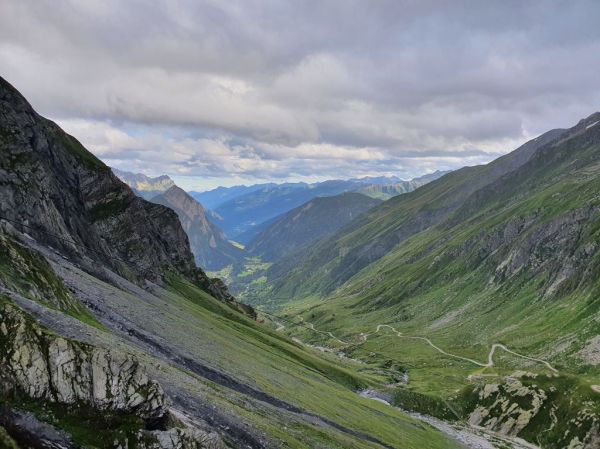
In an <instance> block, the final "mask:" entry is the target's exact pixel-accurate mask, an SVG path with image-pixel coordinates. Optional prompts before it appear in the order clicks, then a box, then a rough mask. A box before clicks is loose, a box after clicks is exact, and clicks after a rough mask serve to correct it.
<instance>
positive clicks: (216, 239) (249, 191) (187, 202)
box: [112, 168, 444, 271]
mask: <svg viewBox="0 0 600 449" xmlns="http://www.w3.org/2000/svg"><path fill="white" fill-rule="evenodd" d="M112 170H113V172H114V173H115V174H116V175H117V176H118V177H119V179H121V180H122V181H123V182H125V183H126V184H127V185H129V187H131V189H132V190H133V191H134V192H135V193H136V194H137V195H138V196H140V197H142V198H144V199H146V200H149V201H152V202H155V203H158V204H162V205H165V206H167V207H170V208H171V209H173V210H174V211H175V212H176V213H177V214H178V216H179V218H180V220H181V222H182V224H183V225H184V229H185V230H186V233H187V234H188V238H189V240H190V244H191V249H192V252H193V253H194V256H195V258H196V263H198V264H199V265H200V266H202V267H204V268H205V269H208V270H211V271H218V270H220V269H222V268H224V267H226V266H228V265H232V264H236V263H239V262H242V261H243V259H244V257H246V256H252V255H256V254H265V255H266V254H267V253H268V254H269V259H271V258H274V257H275V256H276V255H277V252H278V251H279V250H283V247H280V246H278V245H274V247H273V249H272V250H267V246H271V244H272V243H273V242H274V240H275V239H277V238H282V237H283V236H284V235H285V239H286V240H287V241H288V250H286V251H285V253H287V252H288V251H289V250H291V249H292V248H293V249H296V247H297V246H300V245H301V244H305V243H307V242H309V241H311V240H313V238H308V237H309V236H311V235H312V236H314V238H320V237H323V236H324V235H327V234H328V233H330V232H333V231H334V230H335V229H337V227H339V226H341V225H342V224H345V223H346V222H347V221H349V219H350V218H353V217H355V216H356V215H358V211H364V210H366V208H365V207H366V205H367V204H368V205H369V207H370V206H372V205H374V204H375V202H373V201H368V198H367V197H371V198H376V199H379V200H383V199H388V198H391V197H392V196H395V195H400V194H402V193H406V192H410V191H412V190H414V189H416V188H418V187H420V186H421V185H424V184H426V183H427V182H429V181H431V180H433V179H437V178H439V177H440V176H443V174H444V172H440V171H437V172H435V173H431V174H429V175H425V176H422V177H420V178H415V179H413V180H411V181H402V180H400V179H399V178H397V177H395V176H383V177H366V178H360V179H350V180H331V181H324V182H319V183H314V184H307V183H283V184H275V183H268V184H256V185H251V186H235V187H218V188H216V189H213V190H210V191H208V192H202V193H198V192H190V193H189V194H188V193H186V192H185V191H183V190H182V189H181V188H179V187H177V186H176V185H175V183H174V182H173V180H172V179H171V178H169V177H168V176H167V175H162V176H157V177H149V176H146V175H144V174H141V173H130V172H126V171H122V170H118V169H116V168H113V169H112ZM347 192H357V193H361V194H363V195H350V196H344V197H343V198H339V199H337V200H334V201H331V202H330V205H331V206H333V209H332V210H335V211H336V213H337V214H338V215H339V217H338V218H337V219H334V217H335V215H332V214H331V210H327V208H326V207H319V208H316V209H314V210H313V211H311V213H310V214H309V215H308V216H306V217H305V214H300V215H299V217H300V219H299V220H298V219H297V220H296V222H297V225H296V226H294V227H291V228H290V227H289V226H288V227H287V228H288V231H286V232H285V233H280V232H279V231H276V230H275V229H276V228H273V227H271V226H273V225H274V224H275V223H277V222H280V225H281V224H283V223H285V220H286V217H285V215H286V214H287V213H289V212H290V210H292V209H295V208H302V207H309V208H310V207H312V205H313V203H311V201H312V200H313V199H315V198H324V197H336V196H338V195H340V194H342V193H347ZM204 203H207V204H210V205H212V206H213V207H214V210H209V209H206V208H205V205H204ZM352 203H356V204H352ZM318 204H323V206H324V205H325V204H327V202H319V203H318ZM207 207H208V206H207ZM344 208H347V210H344ZM306 210H308V209H306ZM319 214H323V216H322V217H321V218H319V217H318V215H319ZM305 218H306V220H307V221H306V223H304V221H303V220H304V219H305ZM282 220H283V221H282ZM329 221H331V223H328V222H329ZM316 223H321V224H322V226H321V229H318V227H317V226H315V224H316ZM267 230H268V231H267ZM270 233H273V237H272V238H266V236H268V235H269V234H270ZM294 234H296V235H294ZM259 235H261V236H262V237H260V239H258V240H256V239H257V238H258V237H259ZM275 235H278V236H279V237H275ZM230 239H231V240H235V241H238V242H240V243H242V244H249V245H251V248H252V249H250V250H246V251H242V250H241V248H240V247H238V246H235V245H234V244H232V243H231V242H230V241H229V240H230ZM259 241H262V243H259ZM282 255H283V253H281V254H279V255H277V258H280V257H281V256H282Z"/></svg>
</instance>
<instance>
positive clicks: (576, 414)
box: [467, 371, 600, 449]
mask: <svg viewBox="0 0 600 449" xmlns="http://www.w3.org/2000/svg"><path fill="white" fill-rule="evenodd" d="M561 381H562V382H561ZM559 382H560V383H562V384H563V386H562V387H563V388H565V387H566V388H565V391H560V390H558V389H557V387H556V384H557V383H559ZM569 382H570V381H569V380H566V379H562V380H561V379H557V378H556V377H545V376H539V375H536V374H533V373H528V372H525V371H518V372H515V373H513V374H512V375H510V376H508V377H505V378H504V379H502V381H500V382H498V383H487V384H479V385H478V386H476V387H475V389H474V391H473V393H474V402H473V406H472V408H471V409H470V410H468V416H467V420H468V422H469V424H471V425H474V426H481V427H484V428H486V429H489V430H492V431H494V432H497V433H499V434H502V435H509V436H513V437H514V436H518V437H521V438H525V439H526V440H529V441H532V442H535V443H537V444H539V445H540V446H541V447H547V448H553V449H554V448H556V449H558V448H567V447H568V448H572V449H575V448H576V449H595V448H597V447H598V442H599V441H600V416H598V414H597V412H596V411H595V410H594V407H593V405H592V404H593V403H592V402H589V401H587V402H586V400H585V396H582V395H581V391H580V390H579V391H578V389H579V386H578V385H577V384H575V383H573V384H572V386H569ZM571 387H572V388H573V389H572V390H569V388H571Z"/></svg>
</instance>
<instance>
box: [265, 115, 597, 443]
mask: <svg viewBox="0 0 600 449" xmlns="http://www.w3.org/2000/svg"><path fill="white" fill-rule="evenodd" d="M599 117H600V114H596V115H595V116H591V117H590V118H588V119H587V120H586V121H583V122H581V123H580V124H579V125H578V126H576V127H574V128H572V129H571V130H569V131H567V132H566V133H565V134H563V135H562V136H561V138H559V139H558V140H556V141H554V142H552V143H549V144H546V145H543V146H541V147H539V148H538V149H537V151H536V152H535V153H534V154H533V155H532V157H531V159H530V160H529V161H528V162H526V163H525V164H523V165H522V166H520V167H517V168H516V169H513V170H511V171H509V172H508V173H505V174H503V175H502V176H500V177H498V178H497V179H496V180H494V181H492V182H489V183H487V184H486V185H483V186H481V187H480V188H479V189H477V190H476V191H474V192H472V193H471V194H470V195H468V196H467V197H466V198H464V199H461V201H460V205H459V207H456V208H455V209H454V210H453V211H452V212H451V213H448V214H446V215H445V217H444V218H443V219H440V220H438V221H437V222H436V223H435V224H434V225H431V226H429V227H427V228H426V229H423V230H421V231H420V232H413V233H412V234H411V235H406V236H405V238H403V239H402V242H401V244H397V245H395V246H393V247H392V248H390V249H389V250H388V251H386V252H385V254H383V255H381V256H380V257H379V258H377V260H375V261H373V262H372V263H370V264H368V265H367V266H366V267H363V268H362V269H361V270H359V271H357V272H356V273H354V274H353V275H352V276H351V277H350V278H349V279H348V280H347V281H346V282H345V283H343V284H342V285H341V286H339V287H338V288H337V289H335V290H333V291H332V290H331V289H332V286H333V285H335V282H333V281H332V279H335V278H334V275H332V273H335V272H336V270H338V269H339V267H340V261H342V260H343V257H337V258H335V259H333V260H329V261H325V264H324V265H323V266H320V267H315V268H314V270H313V271H311V272H310V273H309V274H308V276H307V272H306V271H303V269H302V268H301V269H299V270H298V271H296V272H295V273H293V274H292V275H291V276H290V277H288V278H286V279H285V280H286V281H289V282H290V283H291V286H289V287H288V288H289V289H290V290H289V291H288V294H290V295H292V294H297V295H300V297H302V296H304V298H305V299H304V300H302V301H298V302H290V303H287V304H286V305H285V306H284V307H283V311H281V312H280V313H284V314H286V316H287V317H289V318H293V317H296V318H295V319H296V320H297V319H298V318H297V316H298V315H300V316H302V317H303V318H304V320H305V321H310V322H311V323H313V324H314V326H315V327H316V328H317V329H319V330H323V331H331V332H333V333H334V334H335V335H336V336H338V337H339V338H341V339H342V340H344V341H346V342H348V343H350V344H348V345H346V346H344V350H345V352H346V353H347V354H348V355H350V356H352V357H356V358H359V359H363V360H371V361H373V362H375V361H376V360H379V361H383V360H392V361H395V362H396V363H399V364H401V365H402V366H403V367H404V368H405V369H406V371H407V373H408V377H409V379H410V381H409V383H408V386H407V387H405V388H402V389H400V390H398V392H397V396H396V398H397V401H398V402H399V403H400V404H402V405H403V406H406V407H414V408H417V409H420V410H422V411H426V412H430V413H434V414H435V413H441V414H442V415H444V414H445V413H446V412H447V409H445V405H447V404H450V406H451V408H454V409H457V410H460V409H461V407H463V405H464V398H465V397H471V396H469V394H470V393H468V392H469V391H471V392H472V391H474V390H477V388H479V387H478V386H479V385H482V384H483V383H486V382H502V380H501V379H502V376H506V375H509V374H510V373H512V372H513V371H515V370H527V371H531V372H533V373H537V374H538V375H541V376H546V375H549V376H550V377H548V378H547V379H546V378H544V379H546V380H544V382H543V383H544V384H545V385H546V386H547V388H548V389H549V391H556V392H557V393H556V395H558V396H556V397H554V396H552V395H551V397H552V401H554V402H552V401H551V402H550V403H554V405H555V406H556V409H549V410H545V411H543V413H541V414H540V415H539V418H537V421H536V422H532V423H531V424H530V425H529V427H527V428H525V429H524V430H522V431H521V433H520V435H521V436H524V437H527V438H529V439H530V441H533V442H536V440H535V438H534V437H533V435H535V434H536V432H541V431H542V430H543V429H547V428H548V427H549V426H550V423H551V421H552V413H562V414H563V415H562V418H561V419H562V420H564V425H562V424H561V425H560V426H559V425H558V424H556V426H558V427H556V429H554V430H553V431H552V432H550V431H548V432H545V433H544V434H543V436H541V437H540V438H542V439H541V442H543V443H544V445H547V446H548V447H562V446H561V444H563V443H564V441H562V440H561V441H562V443H561V442H560V441H559V440H558V439H557V435H558V433H560V432H563V433H564V432H566V430H569V432H571V435H573V428H570V429H568V427H569V425H571V424H567V423H569V422H570V420H575V417H576V416H577V414H579V413H584V414H585V413H588V414H590V416H596V418H594V419H598V418H597V413H598V410H600V408H599V407H600V394H598V393H596V392H594V391H593V390H592V388H591V387H592V385H597V384H600V366H599V365H598V362H596V361H594V360H593V359H591V358H590V357H587V356H586V354H587V353H589V352H590V350H591V351H592V352H593V351H594V347H593V345H591V343H592V341H593V340H592V339H593V338H594V337H595V336H596V335H598V333H600V327H599V325H598V323H599V322H600V313H599V312H600V310H599V309H600V301H599V299H598V298H599V293H600V283H599V279H600V277H599V276H598V275H599V274H600V245H599V244H598V242H600V195H599V193H598V192H600V126H598V125H597V124H594V123H596V122H597V120H598V118H599ZM489 170H490V169H489V166H488V167H475V168H472V169H469V170H464V171H463V173H462V174H461V175H459V174H457V173H458V172H457V173H453V174H451V175H448V176H446V177H444V178H442V179H440V180H439V181H437V182H434V183H431V184H429V185H427V186H425V187H424V188H423V189H422V191H416V192H414V193H412V194H407V195H404V196H402V197H399V198H397V199H394V200H391V201H388V202H386V203H384V204H383V205H382V206H380V207H379V208H377V210H376V211H374V212H373V213H372V214H371V218H372V220H371V222H370V223H363V222H362V221H361V222H360V223H356V222H355V223H353V224H352V226H351V227H349V228H347V229H346V230H345V232H343V233H341V234H338V236H336V238H335V239H332V240H331V241H330V242H329V243H328V244H329V245H334V247H337V246H336V245H341V246H343V245H344V244H347V245H350V242H352V241H353V239H354V240H361V241H362V240H369V239H371V240H374V241H377V240H378V239H382V238H385V237H384V236H385V235H386V233H387V235H389V234H390V233H391V232H392V231H390V230H393V232H399V231H398V230H399V229H400V230H402V229H403V228H402V225H403V224H404V223H406V222H407V220H410V217H411V216H414V215H415V214H423V211H424V210H431V211H436V210H439V208H440V207H441V205H442V204H443V203H445V204H449V203H448V199H449V197H448V192H452V191H455V192H456V191H457V189H458V190H460V189H461V188H462V187H461V186H464V185H465V184H464V183H465V182H466V181H465V179H466V178H465V177H469V179H470V180H473V179H475V178H477V179H479V178H480V177H481V176H483V175H482V173H484V172H487V173H488V175H489ZM455 176H456V177H455ZM469 182H470V181H469ZM461 183H462V184H461ZM459 196H460V195H459ZM409 197H410V198H409ZM452 198H456V196H452ZM457 202H458V201H457ZM455 203H456V202H455ZM356 245H357V244H356V243H354V247H356ZM303 276H304V279H305V282H306V283H307V285H306V286H305V287H302V288H299V287H297V286H298V285H301V283H302V282H301V279H302V278H303ZM339 279H341V278H339ZM281 282H282V284H281V285H276V286H275V290H274V291H275V292H276V293H277V292H279V291H285V288H286V286H285V284H283V282H284V281H281ZM315 285H316V287H315ZM324 294H325V295H326V297H325V298H323V295H324ZM283 297H284V298H285V297H286V295H283ZM267 299H271V300H272V299H273V297H270V298H269V297H268V296H267ZM270 304H273V303H270ZM378 324H389V325H392V326H394V328H395V329H397V330H398V331H400V332H401V333H402V336H400V337H398V336H397V335H395V334H394V333H393V332H391V331H390V330H389V329H387V328H385V329H383V330H382V331H380V332H379V333H376V334H373V335H371V336H369V337H368V339H367V340H366V341H363V340H362V339H361V338H360V334H361V333H373V332H374V331H375V329H376V326H377V325H378ZM292 333H293V334H294V335H296V336H298V337H300V338H303V339H309V341H313V342H315V343H317V342H319V344H324V343H325V344H332V345H335V346H338V347H339V346H340V345H339V342H335V341H332V340H331V339H329V341H327V340H328V339H327V338H326V337H325V338H324V337H323V334H317V333H315V332H313V331H311V330H309V329H306V328H303V327H298V328H296V329H294V330H292ZM411 337H426V338H428V339H430V341H431V342H433V343H434V344H435V345H436V346H438V347H439V348H441V349H443V350H444V351H446V352H447V353H448V354H450V355H447V354H442V353H440V352H439V351H437V350H436V349H435V348H433V347H432V346H431V345H429V344H428V343H427V342H426V341H425V340H422V339H415V338H411ZM496 343H498V344H504V345H506V346H508V347H509V348H510V350H512V351H515V352H517V353H519V354H523V355H526V356H529V357H534V358H541V359H547V360H549V361H550V362H551V363H552V365H553V366H554V367H555V368H556V369H557V370H558V372H559V377H557V378H555V377H554V376H555V373H553V372H552V371H551V370H549V369H548V368H547V367H546V366H545V365H544V364H541V363H537V362H534V361H531V360H526V359H523V358H519V357H517V356H515V355H513V354H510V353H507V352H505V351H503V350H498V351H497V352H496V353H495V355H494V366H489V367H485V366H480V365H482V364H483V365H485V364H486V362H487V360H488V354H489V351H490V348H491V345H492V344H496ZM342 346H343V345H342ZM586 348H587V349H586ZM455 356H458V357H455ZM459 357H463V358H470V359H473V360H475V361H476V362H479V365H478V364H476V363H472V362H470V361H467V360H464V359H461V358H459ZM469 376H470V377H469ZM540 382H541V380H538V382H537V383H538V384H539V383H540ZM551 387H552V388H551ZM409 393H410V394H409ZM415 394H416V396H415ZM546 394H549V393H547V392H546ZM552 394H554V393H552ZM564 397H570V398H572V400H571V402H570V403H568V404H567V402H565V400H564V399H563V398H564ZM424 398H428V399H424ZM428 401H429V402H428ZM440 401H441V402H440ZM444 401H445V402H444ZM561 401H562V402H561ZM467 402H468V401H467ZM432 404H433V405H432ZM436 404H437V405H436ZM440 404H441V405H440ZM469 404H470V406H474V405H473V403H469ZM467 408H468V407H467ZM443 410H446V412H443ZM594 413H596V415H594ZM459 414H460V413H459ZM445 417H447V416H445ZM590 419H591V418H590ZM561 422H563V421H561ZM573 422H574V421H573ZM573 425H574V424H573ZM567 445H568V444H567Z"/></svg>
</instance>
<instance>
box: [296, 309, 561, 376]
mask: <svg viewBox="0 0 600 449" xmlns="http://www.w3.org/2000/svg"><path fill="white" fill-rule="evenodd" d="M300 319H301V320H302V322H304V323H306V326H307V327H308V328H309V329H311V330H313V331H314V332H317V333H319V334H322V335H327V336H329V337H330V338H332V339H334V340H336V341H337V342H339V343H342V344H345V345H351V344H353V343H349V342H346V341H344V340H341V339H340V338H338V337H336V336H335V335H334V334H332V333H331V332H328V331H322V330H319V329H317V328H315V326H314V325H313V324H312V323H309V322H308V321H305V320H304V318H302V317H300ZM383 328H388V329H390V330H391V331H392V332H393V333H394V334H396V336H397V337H398V338H407V339H411V340H421V341H424V342H425V343H427V344H428V345H429V346H431V347H432V348H433V349H435V350H436V351H438V352H439V353H441V354H444V355H446V356H448V357H453V358H455V359H459V360H464V361H465V362H469V363H473V364H474V365H477V366H480V367H482V368H491V367H492V366H494V354H495V353H496V350H497V349H502V350H503V351H505V352H508V353H509V354H512V355H514V356H516V357H520V358H522V359H525V360H530V361H532V362H536V363H541V364H542V365H544V366H546V368H548V369H549V370H550V371H552V372H554V373H558V370H557V369H556V368H554V367H553V366H552V365H551V364H550V363H549V362H547V361H546V360H542V359H538V358H535V357H529V356H526V355H523V354H519V353H518V352H515V351H512V350H510V349H508V348H507V347H506V346H505V345H503V344H501V343H494V344H493V345H492V347H491V349H490V352H489V354H488V357H487V363H484V362H479V361H477V360H473V359H470V358H468V357H462V356H460V355H456V354H451V353H449V352H446V351H444V350H443V349H442V348H440V347H439V346H436V345H435V344H434V343H433V342H432V341H431V340H430V339H429V338H426V337H415V336H410V335H403V334H402V332H400V331H398V330H396V329H395V328H394V327H393V326H390V325H389V324H378V325H377V328H376V329H375V332H371V333H361V334H359V338H360V340H361V343H365V342H366V341H367V340H368V338H369V337H370V336H371V335H375V334H377V333H378V332H379V331H380V330H381V329H383Z"/></svg>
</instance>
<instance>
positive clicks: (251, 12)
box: [0, 0, 600, 189]
mask: <svg viewBox="0 0 600 449" xmlns="http://www.w3.org/2000/svg"><path fill="white" fill-rule="evenodd" d="M0 69H1V70H0V75H1V76H3V77H5V78H6V79H7V80H8V81H10V82H11V83H12V84H14V85H15V86H16V87H17V88H18V89H19V90H21V92H22V93H23V94H24V95H25V96H26V97H27V98H28V99H29V100H30V101H31V103H32V104H33V105H34V107H35V108H36V109H37V110H38V111H39V112H40V113H42V114H44V115H46V116H48V117H50V118H52V119H54V120H56V121H57V122H58V123H59V124H60V125H61V126H63V128H65V129H66V130H67V131H68V132H70V133H71V134H73V135H75V136H76V137H77V138H79V139H80V140H81V141H82V142H83V143H84V144H85V145H86V146H87V147H88V148H89V149H90V150H92V151H93V152H94V153H95V154H96V155H97V156H99V157H100V158H101V159H103V160H104V161H105V162H106V163H108V164H109V165H111V166H115V167H118V168H121V169H125V170H131V171H139V172H144V173H146V174H150V175H158V174H163V173H166V174H169V175H171V176H173V177H174V178H175V179H176V180H177V182H178V183H179V184H181V185H182V186H183V187H185V188H188V189H205V188H209V187H212V186H216V185H231V184H237V183H241V182H245V183H248V182H258V181H264V180H274V181H284V180H321V179H326V178H347V177H356V176H363V175H376V174H394V175H397V176H400V177H403V178H410V177H413V176H418V175H421V174H424V173H427V172H431V171H433V170H435V169H449V168H456V167H460V166H463V165H473V164H478V163H483V162H487V161H489V160H491V159H493V158H495V157H497V156H498V155H500V154H503V153H506V152H508V151H510V150H512V149H514V148H515V147H516V146H518V145H519V144H521V143H523V142H524V141H526V140H527V139H529V138H531V137H534V136H535V135H537V134H539V133H542V132H544V131H546V130H548V129H551V128H555V127H566V126H571V125H573V124H574V123H575V122H577V121H578V120H579V119H580V118H583V117H585V116H587V115H589V114H591V113H592V112H594V111H596V110H599V109H600V2H598V1H595V0H590V1H551V0H539V1H535V0H530V1H497V2H492V1H480V0H476V1H452V2H450V1H442V0H440V1H427V0H418V1H417V0H414V1H402V0H390V1H386V0H362V1H354V0H337V1H333V0H314V1H310V0H306V1H303V0H293V1H292V0H290V1H283V0H280V1H268V0H264V1H256V0H239V1H238V0H227V1H223V0H205V1H199V0H196V1H192V0H189V1H160V0H153V1H147V0H129V1H125V0H114V1H113V0H94V1H92V0H79V1H75V0H1V1H0Z"/></svg>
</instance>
